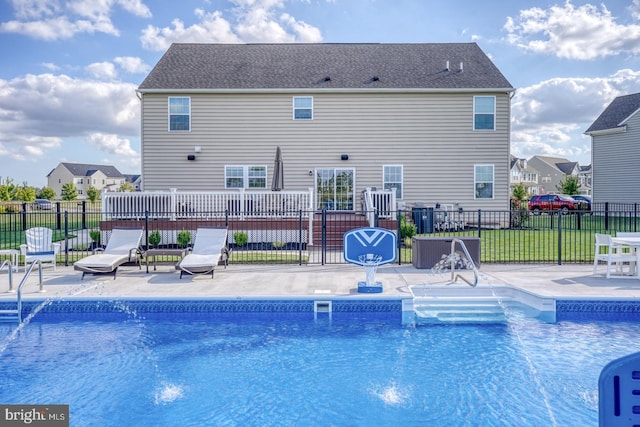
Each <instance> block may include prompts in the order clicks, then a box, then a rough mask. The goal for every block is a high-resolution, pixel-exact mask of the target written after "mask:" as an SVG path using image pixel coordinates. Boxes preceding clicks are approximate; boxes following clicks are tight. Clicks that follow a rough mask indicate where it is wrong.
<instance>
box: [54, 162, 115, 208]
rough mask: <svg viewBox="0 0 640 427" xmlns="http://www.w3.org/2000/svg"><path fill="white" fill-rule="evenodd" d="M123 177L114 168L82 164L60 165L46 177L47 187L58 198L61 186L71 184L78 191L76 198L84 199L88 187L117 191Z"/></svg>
mask: <svg viewBox="0 0 640 427" xmlns="http://www.w3.org/2000/svg"><path fill="white" fill-rule="evenodd" d="M124 181H125V177H124V175H122V174H121V173H120V172H119V171H118V169H116V168H115V167H114V166H106V165H88V164H83V163H60V164H59V165H58V166H56V168H55V169H53V170H52V171H51V172H49V174H48V175H47V186H48V187H51V188H52V189H53V191H55V193H56V197H60V193H61V192H62V186H63V185H64V184H67V183H69V182H71V183H73V184H74V185H75V186H76V189H77V190H78V198H80V199H86V198H87V190H88V189H89V187H95V188H97V189H98V190H100V191H117V190H118V189H119V188H120V186H121V185H122V184H123V183H124Z"/></svg>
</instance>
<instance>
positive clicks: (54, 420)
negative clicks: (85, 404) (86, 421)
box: [0, 404, 69, 427]
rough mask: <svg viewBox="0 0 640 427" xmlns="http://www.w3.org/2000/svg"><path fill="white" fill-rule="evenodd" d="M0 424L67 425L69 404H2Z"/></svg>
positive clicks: (52, 426)
mask: <svg viewBox="0 0 640 427" xmlns="http://www.w3.org/2000/svg"><path fill="white" fill-rule="evenodd" d="M0 425H2V426H7V427H9V426H36V427H69V405H2V404H0Z"/></svg>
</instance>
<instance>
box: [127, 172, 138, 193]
mask: <svg viewBox="0 0 640 427" xmlns="http://www.w3.org/2000/svg"><path fill="white" fill-rule="evenodd" d="M124 179H125V180H126V181H127V182H128V183H130V184H131V185H133V188H135V190H136V191H140V190H141V188H142V175H128V174H125V175H124Z"/></svg>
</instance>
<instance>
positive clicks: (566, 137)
mask: <svg viewBox="0 0 640 427" xmlns="http://www.w3.org/2000/svg"><path fill="white" fill-rule="evenodd" d="M639 85H640V71H633V70H620V71H618V72H616V73H614V74H612V75H610V76H606V77H598V78H554V79H549V80H545V81H543V82H540V83H538V84H536V85H533V86H529V87H525V88H521V89H518V91H517V92H516V94H515V96H514V97H513V100H512V111H511V123H512V134H511V142H512V148H513V150H512V151H513V154H515V155H518V156H519V157H530V156H531V155H534V154H546V155H554V156H559V157H566V158H569V159H572V160H575V159H576V158H583V159H588V155H589V151H590V139H589V137H587V136H585V135H583V133H584V131H585V130H587V128H588V127H589V126H590V125H591V124H592V123H593V121H594V120H595V119H596V118H597V117H598V116H599V115H600V113H602V111H603V110H604V109H605V108H606V106H607V105H609V103H610V102H611V101H612V100H613V99H614V98H615V97H617V96H620V95H627V94H629V93H635V92H637V88H638V86H639ZM587 163H588V160H587Z"/></svg>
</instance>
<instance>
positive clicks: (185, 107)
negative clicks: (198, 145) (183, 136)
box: [169, 96, 191, 132]
mask: <svg viewBox="0 0 640 427" xmlns="http://www.w3.org/2000/svg"><path fill="white" fill-rule="evenodd" d="M190 130H191V98H189V97H180V98H178V97H172V96H170V97H169V132H172V131H187V132H188V131H190Z"/></svg>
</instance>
